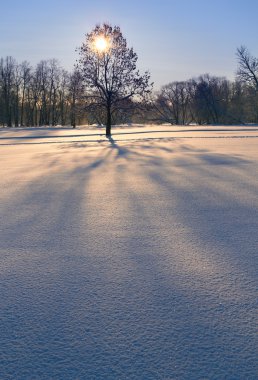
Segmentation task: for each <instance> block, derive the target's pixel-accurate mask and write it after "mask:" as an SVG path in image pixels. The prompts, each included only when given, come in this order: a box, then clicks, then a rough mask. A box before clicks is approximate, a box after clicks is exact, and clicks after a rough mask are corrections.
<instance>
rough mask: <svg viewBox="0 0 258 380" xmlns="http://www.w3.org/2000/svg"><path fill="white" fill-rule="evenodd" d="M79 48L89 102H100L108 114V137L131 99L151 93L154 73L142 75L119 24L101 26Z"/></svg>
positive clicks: (81, 69) (136, 58)
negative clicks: (120, 112) (119, 112)
mask: <svg viewBox="0 0 258 380" xmlns="http://www.w3.org/2000/svg"><path fill="white" fill-rule="evenodd" d="M78 50H79V55H80V59H79V65H78V67H79V69H80V71H81V73H82V77H83V80H84V84H85V88H86V91H87V96H88V101H87V102H88V104H89V105H91V104H92V103H93V104H95V105H98V107H101V108H103V109H104V110H105V113H106V136H107V137H108V136H110V135H111V123H112V116H113V114H114V113H115V112H117V111H118V110H121V109H122V107H123V104H124V103H125V104H127V101H128V99H132V98H136V99H138V100H140V99H143V98H144V96H146V95H147V94H149V93H150V91H151V87H152V85H150V84H149V80H150V74H149V73H148V72H147V71H146V72H145V73H144V74H143V75H140V73H139V71H138V70H137V68H136V63H137V60H138V57H137V54H136V53H135V52H134V51H133V49H132V48H128V47H127V42H126V39H125V38H124V37H123V35H122V33H121V31H120V28H119V27H118V26H114V27H112V26H110V25H108V24H103V25H101V26H100V25H97V26H96V27H95V28H94V29H93V31H92V32H90V33H88V34H87V35H86V41H85V43H83V44H82V46H81V47H80V48H79V49H78Z"/></svg>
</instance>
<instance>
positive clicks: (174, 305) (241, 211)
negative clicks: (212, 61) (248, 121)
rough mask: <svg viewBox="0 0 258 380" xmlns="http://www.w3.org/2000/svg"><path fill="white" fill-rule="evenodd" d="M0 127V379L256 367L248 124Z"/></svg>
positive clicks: (176, 375) (255, 174)
mask: <svg viewBox="0 0 258 380" xmlns="http://www.w3.org/2000/svg"><path fill="white" fill-rule="evenodd" d="M113 131H114V133H113V138H112V139H110V140H107V139H106V138H105V136H104V134H103V132H104V131H103V129H100V128H83V127H81V128H78V129H75V130H74V129H61V128H56V129H54V128H52V129H51V128H41V129H36V128H26V129H19V128H17V129H2V130H0V159H1V165H0V181H1V192H0V211H1V214H0V215H1V219H0V234H1V240H0V252H1V253H0V273H1V277H0V286H1V289H0V294H1V309H0V318H1V324H0V374H1V376H0V377H1V379H41V380H42V379H43V380H44V379H180V380H181V379H257V374H258V365H257V353H258V352H257V351H258V350H257V347H258V345H257V343H258V342H257V278H258V277H257V272H258V271H257V253H258V234H257V231H258V218H257V215H258V149H257V147H258V127H255V126H254V127H250V126H248V127H228V126H222V127H193V126H189V127H176V126H174V127H170V126H135V127H126V126H123V127H116V128H114V129H113Z"/></svg>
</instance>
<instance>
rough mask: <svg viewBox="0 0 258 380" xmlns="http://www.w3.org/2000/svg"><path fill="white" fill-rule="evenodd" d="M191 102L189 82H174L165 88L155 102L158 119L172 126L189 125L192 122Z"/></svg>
mask: <svg viewBox="0 0 258 380" xmlns="http://www.w3.org/2000/svg"><path fill="white" fill-rule="evenodd" d="M190 101H191V98H190V93H189V91H188V83H187V82H172V83H169V84H167V85H165V86H163V87H162V88H161V91H160V92H159V93H158V95H157V98H156V101H155V109H156V115H157V119H158V120H159V121H161V122H167V123H170V124H177V125H178V124H182V125H184V124H188V123H189V122H191V121H192V118H191V113H190V112H189V111H190Z"/></svg>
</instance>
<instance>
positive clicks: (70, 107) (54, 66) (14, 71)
mask: <svg viewBox="0 0 258 380" xmlns="http://www.w3.org/2000/svg"><path fill="white" fill-rule="evenodd" d="M81 91H82V87H81V78H80V75H79V73H78V72H76V71H74V72H73V73H68V72H67V71H66V70H64V69H63V68H62V67H61V66H60V65H59V63H58V61H57V60H55V59H52V60H42V61H40V62H39V63H38V64H37V66H36V67H35V68H33V67H32V66H31V65H30V63H29V62H27V61H25V62H22V63H21V64H19V63H17V61H16V60H15V59H14V58H12V57H7V58H5V59H3V58H2V59H1V60H0V125H4V126H8V127H11V126H15V127H18V126H42V125H53V126H54V125H58V124H61V125H67V124H70V125H73V126H75V124H76V123H79V122H80V120H79V118H80V114H79V113H78V112H77V111H76V107H77V102H78V99H79V97H80V96H81Z"/></svg>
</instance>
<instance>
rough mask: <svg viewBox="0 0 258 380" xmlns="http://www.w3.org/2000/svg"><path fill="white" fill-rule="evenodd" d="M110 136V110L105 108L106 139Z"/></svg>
mask: <svg viewBox="0 0 258 380" xmlns="http://www.w3.org/2000/svg"><path fill="white" fill-rule="evenodd" d="M110 136H111V109H110V107H107V125H106V137H110Z"/></svg>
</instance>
